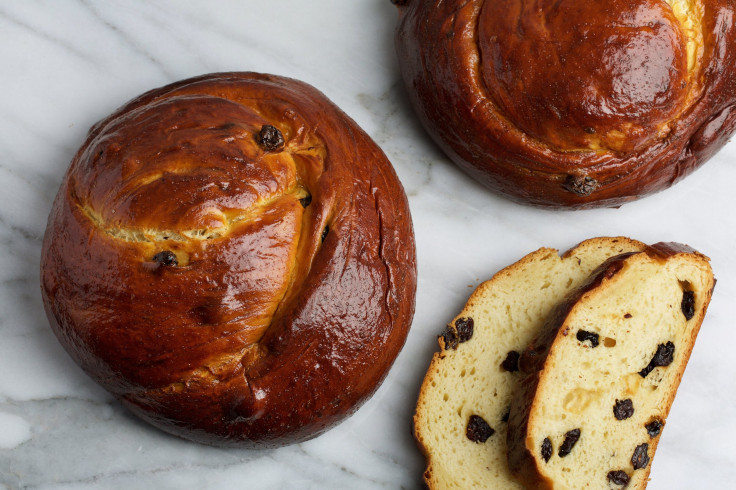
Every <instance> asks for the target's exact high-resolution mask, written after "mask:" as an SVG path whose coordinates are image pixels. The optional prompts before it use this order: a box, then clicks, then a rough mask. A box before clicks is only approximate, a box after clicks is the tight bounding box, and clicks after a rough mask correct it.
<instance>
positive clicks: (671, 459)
mask: <svg viewBox="0 0 736 490" xmlns="http://www.w3.org/2000/svg"><path fill="white" fill-rule="evenodd" d="M395 21H396V12H395V9H394V7H393V6H392V5H391V4H390V2H389V0H352V1H345V0H319V1H318V0H312V1H309V2H296V1H288V0H265V1H264V0H261V1H253V0H232V1H211V2H198V3H195V2H176V1H173V0H171V1H160V2H143V1H122V0H120V1H110V2H105V3H103V2H88V1H45V2H42V1H22V2H19V1H9V0H8V1H0V94H2V95H0V488H2V487H4V488H12V489H15V488H43V489H68V488H75V489H76V488H79V489H88V488H89V489H91V488H111V489H118V488H119V489H123V488H124V489H128V488H156V489H168V488H267V489H268V488H299V489H301V488H320V489H321V488H351V489H361V488H365V489H369V488H418V487H420V483H421V482H420V475H421V472H422V469H423V467H422V464H423V461H422V458H421V457H420V455H419V453H418V451H417V450H416V448H415V446H414V444H413V441H412V439H411V436H410V417H411V414H412V409H413V403H414V401H415V397H416V394H417V390H418V387H419V384H420V381H421V379H422V376H423V373H424V370H425V368H426V366H427V364H428V362H429V358H430V356H431V353H432V352H433V351H434V350H435V347H436V343H435V336H436V335H437V334H438V333H439V332H440V331H441V330H442V328H443V326H444V324H445V323H446V322H447V321H449V319H451V318H452V317H453V316H454V315H455V313H456V312H457V311H459V308H460V307H461V306H462V304H463V303H464V301H465V300H466V298H467V296H468V294H469V293H470V291H471V286H473V285H476V284H478V283H479V282H480V281H481V280H482V279H485V278H488V277H490V276H491V275H492V274H493V273H494V272H495V271H497V270H498V269H499V268H501V267H503V266H505V265H507V264H509V263H511V262H513V261H514V260H516V259H518V258H520V257H521V256H522V255H524V254H526V253H528V252H531V251H532V250H534V249H536V248H538V247H541V246H553V247H556V248H560V249H565V248H567V247H570V246H573V245H575V244H576V243H577V242H579V241H581V240H583V239H585V238H589V237H593V236H599V235H628V236H631V237H634V238H638V239H640V240H643V241H647V242H656V241H660V240H667V241H670V240H675V241H681V242H686V243H689V244H690V245H692V246H694V247H696V248H698V249H700V250H701V251H703V252H704V253H706V254H707V255H709V256H710V257H711V258H712V264H713V267H714V269H715V271H716V275H717V278H718V286H717V288H716V293H715V296H714V298H713V302H712V304H711V308H710V311H709V313H708V316H707V318H706V321H705V324H704V326H703V329H702V331H701V334H700V337H699V339H698V343H697V345H696V348H695V351H694V353H693V356H692V359H691V361H690V365H689V367H688V370H687V372H686V374H685V377H684V380H683V382H682V385H681V387H680V391H679V394H678V397H677V400H676V402H675V404H674V407H673V409H672V412H671V415H670V417H669V421H668V425H667V429H666V430H665V431H664V433H663V436H662V439H661V443H660V447H659V450H658V452H657V457H656V458H655V460H654V465H653V471H652V482H651V484H650V487H649V488H651V489H655V490H656V489H668V490H670V489H716V488H733V487H734V485H736V483H735V482H736V452H735V450H734V447H736V387H735V385H734V380H735V379H736V335H734V332H735V331H736V330H735V329H734V328H733V325H734V321H735V320H736V306H735V304H736V303H735V302H734V296H735V294H736V282H735V281H736V260H735V259H734V257H735V255H734V248H735V243H736V206H735V205H734V202H735V199H736V196H735V195H734V194H735V192H734V183H736V165H734V164H733V161H734V160H735V159H736V143H731V144H730V145H728V146H727V147H726V148H725V149H724V150H723V151H721V153H719V154H718V155H717V156H716V157H715V158H714V159H713V160H712V161H710V162H709V163H708V164H707V165H705V166H704V167H703V168H701V169H700V170H699V171H697V172H696V173H695V174H694V175H692V176H691V177H689V178H688V179H686V180H685V181H683V182H682V183H680V184H678V185H677V186H676V187H675V188H673V189H670V190H669V191H666V192H662V193H660V194H658V195H655V196H652V197H649V198H646V199H644V200H641V201H639V202H636V203H632V204H628V205H626V206H624V207H622V208H620V209H603V210H596V211H586V212H550V211H541V210H538V209H532V208H528V207H523V206H519V205H516V204H512V203H510V202H508V201H506V200H504V199H502V198H499V197H497V196H494V195H492V194H490V193H489V192H487V191H486V190H484V189H482V188H481V187H480V186H479V185H477V184H475V183H474V181H472V180H471V179H470V178H468V177H466V176H465V175H464V174H463V173H461V172H460V171H459V170H458V169H456V168H455V167H454V166H453V165H452V164H451V163H450V162H449V161H448V160H447V159H446V158H445V157H444V156H443V155H442V154H441V153H440V152H439V151H438V149H437V148H436V147H435V146H434V144H433V143H432V142H431V141H430V140H429V139H428V137H427V136H426V134H425V133H424V132H423V130H422V129H421V127H420V126H419V125H418V124H417V122H416V120H415V118H414V116H413V114H412V112H411V110H410V108H409V106H408V105H407V102H406V97H405V94H404V91H403V88H402V85H401V83H400V77H399V73H398V69H397V62H396V59H395V56H394V50H393V44H392V43H393V40H392V37H393V28H394V24H395ZM225 70H253V71H262V72H271V73H276V74H281V75H287V76H291V77H295V78H299V79H302V80H304V81H306V82H309V83H311V84H313V85H315V86H316V87H318V88H319V89H320V90H322V91H323V92H325V93H326V94H327V96H328V97H330V98H331V99H332V100H333V101H334V102H336V103H337V104H338V105H340V106H341V107H342V108H343V109H344V110H345V111H346V112H347V113H348V114H350V115H351V116H352V117H353V118H354V119H355V120H356V121H357V122H358V123H359V124H360V125H361V126H362V127H363V128H364V129H365V130H366V131H367V132H368V133H369V134H370V135H371V136H373V138H374V139H375V140H376V141H377V142H378V144H379V145H381V146H382V147H383V149H384V151H385V152H386V153H387V155H388V156H389V158H390V160H391V161H392V162H393V163H394V165H395V167H396V169H397V171H398V173H399V176H400V177H401V179H402V181H403V183H404V186H405V187H406V191H407V193H408V195H409V201H410V204H411V209H412V213H413V219H414V226H415V230H416V238H417V245H418V259H419V288H418V293H417V294H418V298H417V310H416V316H415V319H414V325H413V328H412V331H411V333H410V335H409V338H408V341H407V343H406V346H405V347H404V350H403V351H402V353H401V355H400V357H399V358H398V360H397V362H396V364H395V366H394V368H393V370H392V371H391V373H390V375H389V376H388V378H387V380H386V382H385V383H384V385H383V386H382V387H381V389H380V390H379V391H378V393H377V394H376V395H375V396H374V397H373V399H371V400H370V401H369V402H368V403H367V404H366V405H365V406H363V408H361V409H360V410H359V411H358V413H357V414H356V415H355V416H353V417H352V418H350V419H348V420H347V421H346V422H344V423H343V424H341V425H340V426H338V427H337V428H336V429H334V430H332V431H330V432H329V433H327V434H325V435H324V436H322V437H319V438H318V439H315V440H313V441H310V442H307V443H304V444H299V445H296V446H291V447H286V448H283V449H279V450H271V451H240V450H223V449H215V448H210V447H204V446H199V445H196V444H193V443H189V442H185V441H182V440H179V439H176V438H174V437H170V436H167V435H165V434H162V433H160V432H158V431H157V430H155V429H152V428H150V427H149V426H147V425H145V424H143V423H141V422H139V421H138V420H137V419H135V418H134V417H133V416H131V415H130V414H129V413H127V412H126V411H125V410H124V409H122V407H121V406H120V405H118V403H116V402H115V401H114V400H113V399H112V398H111V397H110V396H109V395H108V394H107V393H106V392H104V391H103V390H102V389H100V388H98V387H97V386H96V385H95V384H94V383H93V382H92V381H90V380H89V379H88V378H87V377H86V376H85V375H84V374H83V373H82V371H81V370H80V369H79V368H77V366H76V365H75V364H73V363H72V362H71V360H70V359H69V358H68V357H67V355H66V353H65V352H64V351H63V350H62V349H61V347H60V346H59V345H58V343H57V341H56V339H55V338H54V336H53V335H52V333H51V331H50V330H49V327H48V325H47V322H46V318H45V316H44V314H43V311H42V306H41V299H40V294H39V279H38V277H39V272H38V265H39V255H40V247H41V239H42V236H43V233H44V228H45V224H46V217H47V215H48V212H49V209H50V206H51V201H52V199H53V197H54V195H55V193H56V190H57V187H58V185H59V183H60V181H61V178H62V175H63V173H64V172H65V170H66V167H67V165H68V163H69V161H70V159H71V157H72V155H73V153H74V151H75V149H76V148H77V146H78V145H79V144H81V142H82V140H83V138H84V135H85V133H86V131H87V129H88V128H89V127H90V125H92V124H93V123H94V122H95V121H97V120H98V119H100V118H102V117H103V116H105V115H106V114H108V113H109V112H111V111H112V110H113V109H115V108H116V107H117V106H118V105H120V104H122V103H123V102H125V101H126V100H128V99H130V98H131V97H133V96H135V95H137V94H139V93H141V92H143V91H145V90H147V89H150V88H153V87H157V86H160V85H163V84H165V83H168V82H172V81H175V80H178V79H181V78H185V77H189V76H193V75H198V74H203V73H208V72H214V71H225Z"/></svg>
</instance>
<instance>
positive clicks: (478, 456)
mask: <svg viewBox="0 0 736 490" xmlns="http://www.w3.org/2000/svg"><path fill="white" fill-rule="evenodd" d="M644 248H645V245H644V244H642V243H640V242H636V241H633V240H629V239H627V238H595V239H591V240H587V241H585V242H583V243H581V244H580V245H578V246H577V247H575V248H574V249H572V250H570V251H568V252H567V253H565V254H564V255H563V256H562V257H560V256H559V255H558V253H557V250H553V249H549V248H542V249H540V250H537V251H536V252H533V253H531V254H529V255H527V256H526V257H524V258H523V259H521V260H520V261H519V262H517V263H515V264H513V265H511V266H509V267H507V268H506V269H504V270H502V271H500V272H498V273H497V274H496V275H495V276H494V277H493V278H492V279H491V280H489V281H487V282H484V283H483V284H481V285H480V286H479V287H478V288H477V289H476V291H475V292H474V293H473V294H472V296H471V297H470V299H469V300H468V303H467V304H466V305H465V308H464V309H463V310H462V312H461V313H460V314H459V315H458V316H457V317H456V318H455V319H454V320H453V321H452V323H451V325H449V326H448V327H447V330H446V331H445V333H444V335H443V336H441V337H440V338H439V344H440V352H438V353H435V355H434V357H433V359H432V362H431V364H430V366H429V369H428V371H427V374H426V376H425V378H424V382H423V384H422V388H421V391H420V394H419V400H418V402H417V408H416V414H415V415H414V434H415V437H416V440H417V442H418V445H419V447H420V449H421V450H422V451H423V453H424V454H425V456H426V458H427V469H426V471H425V473H424V478H425V482H426V483H427V485H428V486H429V487H430V488H437V489H438V488H490V489H516V488H518V489H520V488H523V487H522V486H521V485H520V484H518V483H517V482H516V481H515V480H514V479H513V478H512V476H511V474H510V472H509V470H508V465H507V460H506V422H505V418H506V416H507V414H508V410H509V406H510V404H511V398H512V394H513V393H514V392H515V391H516V390H517V387H518V385H519V381H520V377H521V376H520V373H518V372H516V362H515V358H514V354H513V353H517V354H519V353H521V351H522V350H523V349H524V348H525V347H526V346H527V345H528V344H529V343H530V342H531V341H532V340H533V339H534V338H535V337H536V336H537V335H538V334H539V332H540V330H541V327H542V326H543V324H544V321H545V319H546V318H547V317H548V316H549V314H550V312H551V310H552V309H553V307H554V305H556V304H557V303H559V302H560V301H561V300H562V299H563V298H564V297H565V295H566V294H567V293H568V292H570V291H572V290H575V289H576V288H578V287H579V286H580V285H581V284H582V283H583V282H584V281H585V280H586V279H587V278H588V276H589V275H590V273H591V272H592V271H593V270H594V269H595V268H596V267H598V266H599V265H600V264H601V263H603V262H604V261H605V260H606V259H608V258H609V257H611V256H614V255H618V254H621V253H624V252H632V251H640V250H643V249H644Z"/></svg>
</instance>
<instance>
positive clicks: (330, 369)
mask: <svg viewBox="0 0 736 490" xmlns="http://www.w3.org/2000/svg"><path fill="white" fill-rule="evenodd" d="M41 268H42V274H41V276H42V277H41V284H42V292H43V299H44V304H45V307H46V311H47V315H48V318H49V320H50V323H51V325H52V327H53V330H54V332H55V333H56V335H57V336H58V338H59V340H60V341H61V343H62V344H63V345H64V347H65V348H66V349H67V351H68V352H69V354H70V355H71V356H72V357H73V358H74V360H75V361H76V362H77V363H78V364H79V365H80V366H81V367H82V368H83V369H84V370H85V371H86V372H87V373H88V374H89V375H90V376H91V377H92V378H94V379H95V380H96V381H98V382H99V383H100V384H101V385H102V386H104V387H105V388H106V389H107V390H109V391H110V392H112V393H113V394H114V395H115V396H116V397H117V398H118V399H120V400H121V401H122V402H123V404H125V405H126V406H127V407H129V408H130V409H131V410H132V411H133V412H135V413H136V414H137V415H139V416H141V417H142V418H144V419H146V420H147V421H149V422H151V423H152V424H154V425H156V426H158V427H160V428H162V429H164V430H166V431H169V432H171V433H174V434H177V435H179V436H182V437H185V438H189V439H192V440H195V441H199V442H203V443H209V444H222V445H227V444H236V445H241V446H245V447H248V446H257V447H266V446H276V445H283V444H288V443H293V442H298V441H302V440H305V439H308V438H311V437H314V436H315V435H317V434H319V433H321V432H323V431H325V430H326V429H328V428H329V427H331V426H333V425H334V424H336V423H337V422H339V421H340V420H342V419H343V418H345V417H346V416H347V415H349V414H351V413H352V412H353V411H355V410H356V409H357V407H358V406H359V405H360V404H361V403H362V402H364V401H365V400H366V399H367V398H368V397H370V396H371V394H372V393H373V392H374V391H375V390H376V388H377V387H378V385H379V384H380V382H381V381H382V380H383V378H384V377H385V375H386V373H387V371H388V369H389V367H390V366H391V364H392V363H393V361H394V359H395V357H396V355H397V354H398V353H399V351H400V350H401V348H402V346H403V344H404V341H405V338H406V335H407V332H408V329H409V325H410V323H411V319H412V316H413V313H414V295H415V289H416V266H415V247H414V236H413V230H412V225H411V219H410V215H409V209H408V204H407V201H406V196H405V194H404V191H403V188H402V186H401V184H400V183H399V181H398V179H397V176H396V174H395V173H394V170H393V168H392V167H391V165H390V163H389V162H388V160H387V159H386V157H385V155H384V154H383V153H382V152H381V151H380V149H379V148H378V147H377V146H376V145H375V144H374V143H373V142H372V141H371V140H370V138H369V137H368V136H367V135H366V134H365V133H364V132H363V131H362V130H361V129H360V128H358V126H357V125H356V124H355V123H354V122H353V121H352V120H351V119H350V118H348V117H347V116H346V115H345V114H344V113H343V112H342V111H340V110H339V109H338V108H337V107H336V106H335V105H333V104H332V103H331V102H330V101H329V100H327V98H326V97H325V96H324V95H323V94H321V93H320V92H318V91H317V90H315V89H314V88H312V87H310V86H308V85H306V84H304V83H301V82H298V81H296V80H291V79H287V78H281V77H277V76H270V75H261V74H254V73H219V74H212V75H205V76H201V77H198V78H193V79H189V80H184V81H181V82H178V83H174V84H172V85H169V86H166V87H163V88H159V89H156V90H152V91H150V92H148V93H146V94H144V95H142V96H140V97H139V98H137V99H135V100H133V101H131V102H129V103H128V104H126V105H125V106H123V107H122V108H120V109H119V110H117V111H116V112H115V113H114V114H112V115H111V116H109V117H108V118H106V119H105V120H103V121H101V122H99V123H98V124H96V125H95V126H94V127H93V128H92V129H91V131H90V133H89V136H88V138H87V140H86V142H85V143H84V144H83V146H82V147H81V149H80V150H79V151H78V153H77V154H76V156H75V157H74V160H73V161H72V163H71V167H70V168H69V171H68V172H67V174H66V177H65V178H64V181H63V183H62V185H61V189H60V191H59V193H58V196H57V198H56V200H55V202H54V206H53V209H52V211H51V215H50V217H49V222H48V227H47V230H46V235H45V238H44V244H43V252H42V264H41Z"/></svg>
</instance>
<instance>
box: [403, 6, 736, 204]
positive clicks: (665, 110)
mask: <svg viewBox="0 0 736 490" xmlns="http://www.w3.org/2000/svg"><path fill="white" fill-rule="evenodd" d="M394 3H397V4H399V13H400V20H399V25H398V28H397V31H396V45H397V51H398V55H399V60H400V64H401V69H402V72H403V76H404V81H405V83H406V86H407V89H408V92H409V96H410V98H411V100H412V103H413V105H414V107H415V109H416V111H417V113H418V115H419V117H420V119H421V120H422V122H423V123H424V125H425V127H426V128H427V130H428V131H429V133H430V134H431V136H432V137H433V138H434V139H435V140H436V141H437V143H438V144H439V145H440V146H441V147H442V149H443V150H444V151H445V152H446V153H447V154H448V155H449V156H450V158H451V159H452V160H453V161H454V162H455V163H456V164H457V165H459V166H460V167H461V168H462V169H464V170H465V171H466V172H468V173H469V174H470V175H472V176H473V177H475V178H476V179H477V180H479V181H480V182H482V183H483V184H485V185H486V186H488V187H490V188H491V189H493V190H496V191H498V192H501V193H503V194H505V195H506V196H508V197H510V198H512V199H514V200H516V201H519V202H524V203H529V204H533V205H537V206H546V207H571V208H586V207H594V206H618V205H621V204H623V203H625V202H628V201H631V200H633V199H636V198H638V197H640V196H643V195H645V194H649V193H652V192H656V191H659V190H662V189H665V188H667V187H669V186H670V185H672V184H673V183H675V182H676V181H678V180H679V179H681V178H682V177H684V176H686V175H688V174H690V173H691V172H692V171H693V170H694V169H696V168H697V167H698V166H699V165H701V164H702V163H703V162H705V161H706V160H707V159H708V158H710V156H711V155H713V153H715V152H716V151H717V150H718V149H719V148H720V147H722V146H723V145H724V144H725V143H726V141H727V140H728V138H729V136H730V135H731V134H732V133H733V132H734V130H735V129H736V5H735V4H734V2H733V1H732V0H611V1H606V2H592V1H590V0H561V1H555V2H547V1H542V0H533V1H521V0H493V1H491V0H447V1H437V0H434V1H429V0H428V1H423V0H394Z"/></svg>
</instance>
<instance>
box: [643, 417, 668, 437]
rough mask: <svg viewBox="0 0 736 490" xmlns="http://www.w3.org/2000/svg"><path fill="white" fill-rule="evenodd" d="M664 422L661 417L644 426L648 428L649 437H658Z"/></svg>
mask: <svg viewBox="0 0 736 490" xmlns="http://www.w3.org/2000/svg"><path fill="white" fill-rule="evenodd" d="M663 425H664V424H663V423H662V421H661V420H659V419H654V420H652V421H651V422H649V423H648V424H646V425H645V426H644V428H645V429H646V430H647V434H649V437H657V436H658V435H659V433H660V431H661V430H662V426H663Z"/></svg>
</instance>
